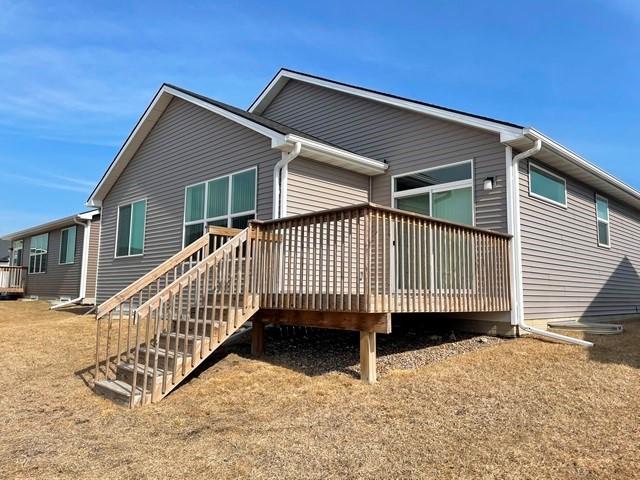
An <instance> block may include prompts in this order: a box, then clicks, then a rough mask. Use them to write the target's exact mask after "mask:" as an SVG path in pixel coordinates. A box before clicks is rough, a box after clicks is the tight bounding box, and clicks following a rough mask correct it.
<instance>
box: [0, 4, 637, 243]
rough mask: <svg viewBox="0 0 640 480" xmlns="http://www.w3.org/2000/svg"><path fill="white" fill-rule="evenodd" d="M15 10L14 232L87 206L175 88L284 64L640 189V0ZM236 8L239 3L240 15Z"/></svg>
mask: <svg viewBox="0 0 640 480" xmlns="http://www.w3.org/2000/svg"><path fill="white" fill-rule="evenodd" d="M53 3H55V2H28V1H26V2H15V1H12V0H0V12H2V13H1V14H0V233H3V232H4V233H6V232H9V231H13V230H16V229H19V228H22V227H27V226H30V225H33V224H35V223H40V222H44V221H46V220H49V219H53V218H56V217H61V216H64V215H68V214H71V213H74V212H76V211H81V210H83V209H84V208H85V207H84V202H85V201H86V199H87V196H88V194H89V193H90V191H91V190H92V187H93V185H94V184H95V183H96V181H97V180H98V179H99V178H100V176H101V175H102V173H103V172H104V170H105V169H106V167H107V166H108V164H109V163H110V162H111V160H112V159H113V157H114V155H115V153H116V152H117V150H118V148H119V146H120V144H121V143H122V142H123V141H124V139H125V138H126V136H127V135H128V133H129V131H130V130H131V128H132V127H133V125H134V124H135V122H136V121H137V119H138V117H139V116H140V115H141V114H142V112H143V111H144V108H145V107H146V105H147V104H148V102H149V101H150V99H151V98H152V96H153V94H154V93H155V91H156V90H157V88H158V87H159V86H160V84H161V83H162V82H170V83H174V84H177V85H180V86H183V87H185V88H189V89H192V90H195V91H198V92H200V93H203V94H205V95H208V96H211V97H214V98H217V99H219V100H221V101H224V102H227V103H231V104H234V105H237V106H240V107H247V106H248V105H249V104H250V103H251V101H252V100H253V98H254V97H255V96H256V95H257V94H258V93H259V92H260V91H261V89H262V88H263V87H264V85H265V84H266V83H267V82H268V81H269V80H270V79H271V77H272V76H273V75H274V74H275V73H276V72H277V70H278V69H279V68H280V67H281V66H286V67H289V68H293V69H297V70H302V71H305V72H308V73H313V74H317V75H322V76H328V77H331V78H334V79H337V80H341V81H345V82H349V83H355V84H359V85H362V86H366V87H370V88H374V89H378V90H384V91H388V92H392V93H396V94H399V95H403V96H408V97H412V98H417V99H421V100H424V101H427V102H432V103H436V104H441V105H444V106H448V107H452V108H458V109H462V110H466V111H469V112H474V113H478V114H482V115H487V116H491V117H495V118H500V119H504V120H509V121H512V122H515V123H520V124H523V125H529V126H535V127H536V128H538V129H539V130H541V131H543V132H545V133H546V134H548V135H550V136H552V137H553V138H554V139H556V140H558V141H560V142H561V143H563V144H565V145H566V146H568V147H570V148H571V149H573V150H575V151H577V152H578V153H580V154H582V155H583V156H585V157H586V158H588V159H589V160H591V161H592V162H594V163H597V164H598V165H600V166H602V167H604V168H606V169H607V170H609V171H610V172H612V173H613V174H615V175H617V176H619V177H620V178H622V179H623V180H624V181H626V182H627V183H629V184H630V185H632V186H634V187H636V188H640V168H639V167H638V162H639V160H640V147H639V146H638V145H639V143H638V141H639V140H640V88H639V86H640V2H638V1H637V0H607V1H605V0H602V1H596V0H592V1H589V0H581V1H566V2H562V1H552V2H544V1H542V2H535V5H534V4H532V3H531V2H522V3H520V2H512V1H505V2H477V1H467V2H464V1H457V2H456V1H431V2H428V1H423V2H406V3H405V2H398V1H395V2H376V1H374V0H370V1H367V2H361V3H360V4H358V3H356V2H345V1H344V0H343V1H339V2H313V3H310V4H309V5H303V4H301V2H285V1H282V2H271V1H270V2H264V1H257V2H253V1H244V2H229V3H228V4H227V3H226V2H225V3H224V4H223V3H222V2H220V4H214V3H213V2H179V3H178V2H176V3H175V4H171V3H163V2H157V1H154V2H127V3H131V5H127V4H125V2H122V4H121V5H120V6H118V5H116V2H60V5H53ZM232 3H233V4H232Z"/></svg>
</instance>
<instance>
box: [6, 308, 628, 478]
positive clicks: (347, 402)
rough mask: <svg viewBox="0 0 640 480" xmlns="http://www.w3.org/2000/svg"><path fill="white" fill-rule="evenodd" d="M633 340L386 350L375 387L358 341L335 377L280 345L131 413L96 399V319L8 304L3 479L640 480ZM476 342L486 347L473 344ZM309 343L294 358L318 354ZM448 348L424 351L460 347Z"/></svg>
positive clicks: (233, 357) (227, 364) (232, 361)
mask: <svg viewBox="0 0 640 480" xmlns="http://www.w3.org/2000/svg"><path fill="white" fill-rule="evenodd" d="M626 328H627V331H626V333H625V334H624V335H622V336H618V337H598V338H597V339H596V340H597V342H598V344H597V346H596V347H595V348H594V349H592V350H585V349H582V348H579V347H572V346H566V345H557V344H552V343H547V342H542V341H539V340H533V339H523V340H513V341H498V342H496V343H495V344H491V345H488V346H487V347H486V348H479V349H476V348H472V349H471V350H472V351H469V352H467V353H464V354H461V355H458V354H455V355H448V354H446V353H445V354H441V353H438V354H437V355H436V357H437V358H431V357H430V356H431V354H430V353H429V354H427V353H424V354H423V353H417V354H415V353H412V352H410V351H409V350H407V349H403V348H404V347H397V348H395V350H394V348H392V347H391V346H390V347H389V350H388V351H387V353H386V354H384V353H382V350H383V346H382V344H381V346H380V349H381V359H380V363H381V364H382V367H383V368H382V369H383V374H382V375H381V378H380V382H379V383H378V384H376V385H373V386H367V385H363V384H362V383H361V382H359V381H358V380H357V379H355V378H353V374H352V372H353V369H354V368H355V367H354V366H355V365H356V364H357V361H356V360H357V358H356V357H355V355H357V350H356V349H355V345H356V343H355V340H356V339H355V338H354V339H353V340H354V341H352V340H351V339H349V338H347V339H346V340H344V342H345V343H344V345H345V346H346V345H347V344H349V345H350V347H349V350H350V351H351V350H353V352H352V353H349V355H352V356H351V357H350V359H345V360H343V361H340V362H337V363H336V364H335V366H333V367H326V366H325V367H320V368H317V367H313V366H314V365H316V364H318V365H321V364H324V363H325V362H326V360H327V359H328V358H327V357H330V356H331V355H332V353H331V352H330V351H327V350H326V348H328V347H327V343H329V344H331V343H332V341H331V340H330V339H328V338H320V339H319V340H317V341H310V342H309V346H310V347H311V349H310V350H308V351H307V352H306V355H307V356H308V357H309V358H310V360H309V361H307V362H306V363H305V365H306V366H305V365H303V366H295V365H296V364H292V365H291V366H290V367H286V366H284V365H285V364H287V361H282V360H280V361H278V360H277V359H278V358H281V355H280V354H279V353H277V351H276V350H274V348H275V347H276V344H277V342H278V341H279V340H277V337H273V338H271V337H272V335H271V334H270V340H269V341H270V343H269V344H268V345H267V349H268V350H267V351H268V352H269V355H268V356H267V357H266V358H265V359H264V360H255V359H251V358H248V357H247V356H246V354H245V353H244V352H243V350H242V349H243V348H246V346H245V347H242V346H241V345H238V346H237V347H234V348H237V350H236V351H235V353H233V352H227V353H226V354H223V355H221V356H220V358H219V359H218V361H217V362H216V363H214V364H213V365H212V366H211V368H208V369H206V370H203V371H201V372H200V375H199V376H198V377H197V378H195V379H193V380H192V381H190V382H189V383H188V384H186V385H184V386H183V387H181V388H179V389H177V390H176V391H175V392H174V393H172V394H171V395H169V396H168V397H167V398H166V399H164V400H163V401H162V402H160V403H159V404H156V405H152V406H149V407H145V408H141V409H137V410H127V409H124V408H121V407H118V406H116V405H114V404H113V403H111V402H109V401H107V400H104V399H102V398H100V397H98V396H96V395H94V394H93V393H92V391H91V390H89V389H88V388H87V386H86V384H85V379H86V376H87V371H88V369H89V368H90V366H91V365H92V363H93V355H94V348H95V343H94V342H95V337H94V329H95V323H94V321H93V319H92V318H90V317H83V316H79V315H76V314H70V313H65V312H49V311H48V310H46V305H44V304H42V303H40V302H31V303H17V302H0V346H1V352H0V367H1V368H0V371H2V375H1V376H0V392H2V395H0V418H1V420H2V421H1V422H0V471H1V472H2V476H3V478H111V479H113V478H184V477H187V476H189V477H190V478H256V479H267V478H268V479H272V478H295V479H301V478H318V479H320V478H323V479H324V478H329V479H332V478H455V479H460V478H513V479H516V478H517V479H524V478H563V479H566V478H576V479H577V478H580V479H601V478H607V479H618V478H619V479H629V478H639V477H640V472H639V470H638V465H639V464H640V453H639V450H638V438H640V370H639V369H638V359H639V355H640V323H639V322H636V323H629V324H627V325H626ZM416 336H418V335H416ZM380 337H382V336H380ZM283 339H284V340H286V341H287V342H289V340H288V339H287V336H286V335H283ZM334 340H335V339H334ZM380 342H382V340H380ZM399 342H400V343H401V341H399ZM434 342H435V340H434ZM465 342H467V343H465ZM469 342H477V343H482V344H483V346H484V342H478V341H477V339H473V338H464V339H462V340H461V344H463V345H473V343H469ZM302 343H304V342H302ZM302 343H300V342H298V343H297V345H298V346H297V348H296V350H295V352H296V353H295V355H293V357H292V358H297V357H298V356H300V355H303V354H304V351H303V349H302ZM418 343H419V342H418ZM459 343H460V342H459ZM313 344H318V346H317V347H313ZM282 345H283V346H282V353H283V354H284V353H285V351H286V350H287V349H286V348H285V347H284V345H285V342H282ZM323 345H324V347H323ZM453 345H456V344H453ZM331 348H334V350H335V349H338V350H340V349H342V348H343V347H336V346H335V344H334V346H333V347H331ZM345 348H346V347H345ZM433 348H434V347H433V346H430V345H423V347H422V348H421V349H420V350H429V349H432V350H431V351H432V352H434V351H439V350H438V349H445V348H447V349H448V348H457V347H444V344H442V345H441V346H439V347H438V346H436V347H435V349H436V350H433ZM465 348H466V347H465ZM299 352H301V353H299ZM290 355H291V354H290ZM414 355H418V358H416V357H414ZM422 355H424V357H422ZM386 362H389V363H388V364H387V365H386V366H385V363H386ZM402 364H405V366H402ZM394 365H400V366H401V367H402V368H408V369H404V370H402V369H397V368H395V367H394ZM313 368H317V371H316V373H311V374H307V373H304V372H305V369H313ZM311 371H313V370H311ZM350 372H351V373H350Z"/></svg>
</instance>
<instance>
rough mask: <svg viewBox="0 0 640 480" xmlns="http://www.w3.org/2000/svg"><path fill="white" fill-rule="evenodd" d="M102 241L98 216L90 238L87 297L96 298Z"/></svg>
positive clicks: (93, 221) (95, 218)
mask: <svg viewBox="0 0 640 480" xmlns="http://www.w3.org/2000/svg"><path fill="white" fill-rule="evenodd" d="M99 241H100V217H99V216H96V217H94V219H93V220H92V221H91V233H90V236H89V258H88V260H87V261H88V263H87V287H86V295H85V297H86V298H88V299H92V298H96V275H97V273H98V247H99Z"/></svg>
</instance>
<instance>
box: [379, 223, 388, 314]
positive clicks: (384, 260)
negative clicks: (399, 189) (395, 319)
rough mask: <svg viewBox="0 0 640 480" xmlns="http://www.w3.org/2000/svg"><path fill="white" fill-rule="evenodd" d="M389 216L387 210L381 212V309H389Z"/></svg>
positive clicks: (384, 310) (386, 310)
mask: <svg viewBox="0 0 640 480" xmlns="http://www.w3.org/2000/svg"><path fill="white" fill-rule="evenodd" d="M388 217H389V215H388V213H387V212H382V237H381V239H380V241H381V243H382V278H381V282H382V285H381V288H382V311H383V312H388V311H389V286H388V285H387V281H388V273H389V268H388V267H387V248H388V244H389V239H388V238H387V218H388Z"/></svg>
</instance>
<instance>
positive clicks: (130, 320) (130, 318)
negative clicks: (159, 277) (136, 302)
mask: <svg viewBox="0 0 640 480" xmlns="http://www.w3.org/2000/svg"><path fill="white" fill-rule="evenodd" d="M132 323H133V298H130V299H129V311H128V312H127V362H131V324H132Z"/></svg>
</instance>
